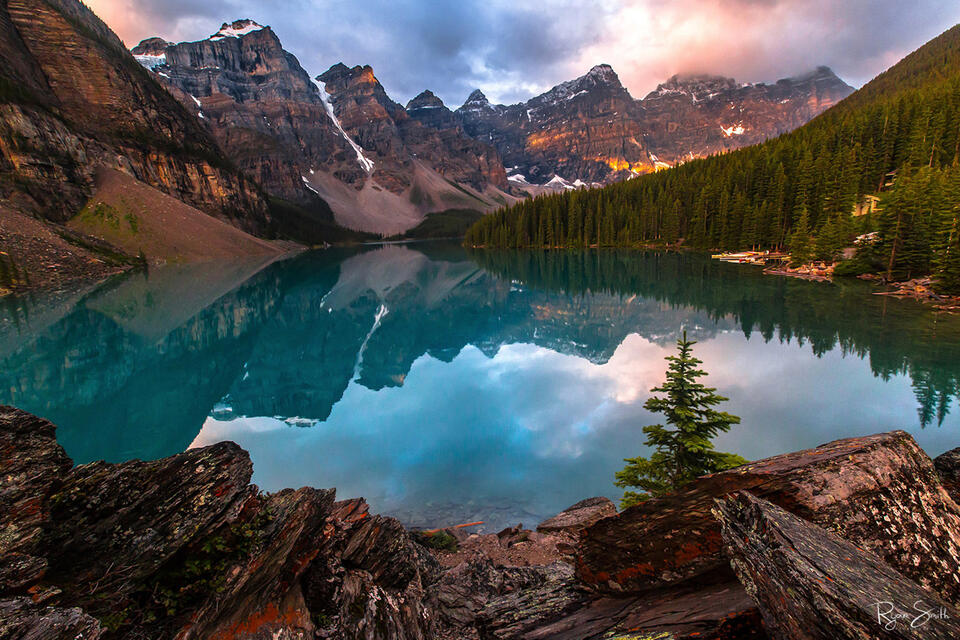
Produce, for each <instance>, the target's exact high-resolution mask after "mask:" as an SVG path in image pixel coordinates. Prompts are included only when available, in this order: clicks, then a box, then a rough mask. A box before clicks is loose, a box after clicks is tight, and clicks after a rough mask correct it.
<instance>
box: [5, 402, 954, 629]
mask: <svg viewBox="0 0 960 640" xmlns="http://www.w3.org/2000/svg"><path fill="white" fill-rule="evenodd" d="M54 436H55V432H54V427H53V425H51V424H50V423H49V422H47V421H45V420H42V419H40V418H37V417H35V416H32V415H30V414H27V413H24V412H22V411H18V410H16V409H13V408H10V407H2V408H0V454H2V458H0V462H2V465H3V471H4V473H3V474H2V475H0V483H2V484H0V500H2V501H3V506H4V507H5V508H4V509H3V510H2V511H0V532H2V538H0V543H2V545H3V546H2V547H0V560H2V563H0V567H2V569H0V638H2V639H3V640H6V639H7V638H11V639H12V638H18V639H19V638H38V639H46V638H50V639H51V640H52V639H54V638H76V637H78V635H79V634H83V637H84V638H101V637H102V638H111V639H113V638H123V639H128V638H129V639H131V640H133V639H141V638H151V639H152V638H157V639H162V638H170V639H177V640H193V639H200V638H216V639H229V638H244V639H254V640H268V639H269V640H273V639H276V638H283V639H294V638H296V639H304V640H305V639H307V638H338V639H348V640H379V639H388V640H428V639H432V638H436V639H441V640H453V639H456V640H466V639H476V640H481V639H482V640H511V639H523V640H535V639H547V638H550V639H553V640H588V639H596V640H600V639H601V638H604V639H609V638H631V639H637V638H672V639H674V640H677V639H689V640H694V639H697V640H703V639H705V638H706V639H713V640H744V639H747V640H752V639H758V640H759V639H763V638H767V637H773V638H777V639H779V638H788V637H789V638H793V637H810V638H827V637H830V638H834V637H836V638H846V637H850V638H853V637H857V638H865V637H871V638H872V637H882V638H886V637H910V638H912V637H932V638H940V637H944V638H945V637H955V636H954V635H926V636H917V635H883V634H882V633H881V632H880V631H879V630H877V629H874V628H873V627H871V626H870V624H869V623H870V618H869V616H868V615H867V614H866V613H864V612H863V609H864V606H866V605H865V604H864V603H866V602H867V600H869V599H870V598H874V597H879V595H884V594H890V595H893V594H900V595H903V594H906V595H909V596H910V597H911V598H912V597H914V596H916V597H917V598H919V597H921V596H922V597H924V598H929V602H930V603H931V604H932V605H935V606H936V607H944V608H945V610H947V611H948V612H949V614H950V615H951V616H952V615H953V612H954V610H953V609H952V606H953V603H955V602H956V599H955V598H954V597H953V596H952V595H950V594H951V593H952V592H951V589H950V585H949V583H948V578H950V576H951V575H952V574H951V573H950V572H949V571H948V570H947V569H949V567H950V566H953V565H951V559H952V558H953V557H954V556H951V555H949V553H950V551H949V550H950V549H951V548H952V547H950V545H951V544H952V540H953V538H952V535H953V529H952V527H953V518H954V514H955V511H956V510H957V506H956V504H954V503H953V501H952V500H951V499H950V498H949V496H948V495H947V493H946V492H945V491H944V489H943V488H942V487H941V485H940V484H939V480H938V479H937V476H936V473H935V472H934V471H933V468H934V467H933V465H932V463H931V462H930V460H929V459H928V458H926V457H925V456H924V455H923V453H922V452H921V451H919V449H917V448H916V445H915V444H914V443H913V441H912V440H911V439H910V438H909V436H906V434H902V433H900V432H893V433H890V434H881V435H880V436H873V437H870V438H859V439H853V440H848V441H840V442H837V443H831V444H829V445H825V446H824V447H821V448H818V449H814V450H810V451H805V452H798V453H796V454H789V455H788V456H780V457H777V458H771V459H769V460H765V461H760V462H757V463H753V464H751V465H748V466H747V467H745V468H743V469H742V470H741V471H740V474H739V475H738V476H737V477H738V478H739V480H737V481H736V482H734V481H733V480H731V479H729V477H727V476H726V475H725V474H717V475H715V476H708V477H705V478H702V479H700V480H699V481H698V483H707V485H708V486H711V487H713V488H714V492H713V493H711V492H710V491H707V490H706V489H705V488H704V487H700V488H699V489H697V490H694V491H690V492H686V493H684V494H681V495H679V496H675V497H674V499H675V501H669V500H667V501H664V500H651V501H649V502H648V503H646V505H645V506H646V509H647V510H646V511H644V512H643V513H644V519H643V520H640V519H638V518H637V515H638V514H637V513H636V512H633V510H630V511H627V512H624V513H623V514H619V515H611V510H612V505H611V504H610V503H609V501H608V500H606V499H596V498H594V499H589V500H585V501H582V502H580V503H577V504H576V505H573V506H571V507H570V508H568V509H566V510H565V511H564V512H562V513H560V514H558V515H557V516H555V517H553V518H550V519H548V520H547V521H544V522H543V523H541V525H540V527H538V529H539V531H531V530H529V529H524V528H523V527H522V526H519V525H518V526H516V527H508V528H506V529H504V530H503V531H500V532H499V533H497V534H487V535H477V534H469V533H468V532H466V531H464V530H462V529H453V530H449V531H448V532H447V533H448V534H449V535H448V536H447V538H445V539H444V545H443V546H444V547H446V546H448V545H449V543H450V541H451V540H452V541H454V542H455V545H456V548H455V549H453V550H451V549H448V548H445V549H433V548H428V547H427V546H425V545H426V544H430V543H429V540H430V537H429V536H423V535H417V536H414V535H411V533H410V532H408V531H407V530H406V529H405V528H404V527H403V526H402V525H401V523H400V522H399V521H397V520H395V519H393V518H388V517H383V516H378V515H371V514H370V513H369V508H368V506H367V505H366V503H365V502H364V501H363V500H362V499H351V500H344V501H339V502H337V501H336V500H335V492H334V491H333V490H318V489H311V488H302V489H299V490H289V489H288V490H284V491H281V492H278V493H275V494H262V493H260V492H259V491H258V490H257V489H256V487H254V486H253V485H250V483H249V480H250V475H251V472H252V467H251V464H250V460H249V457H248V456H247V454H246V453H245V452H244V451H243V450H241V449H240V448H239V447H237V446H236V445H235V444H233V443H229V442H225V443H220V444H217V445H214V446H211V447H206V448H201V449H192V450H189V451H187V452H186V453H182V454H179V455H175V456H172V457H169V458H164V459H161V460H156V461H152V462H140V461H132V462H127V463H124V464H107V463H102V462H99V463H92V464H87V465H82V466H79V467H72V464H71V462H70V461H69V459H68V458H67V457H66V455H65V454H64V453H63V451H62V449H60V447H59V445H57V444H56V441H55V437H54ZM941 466H942V465H941ZM867 469H869V470H871V472H870V473H869V474H867V473H866V470H867ZM908 474H909V475H908ZM907 477H909V478H910V482H909V483H906V482H905V478H907ZM758 478H761V479H764V481H763V482H761V481H759V480H758ZM870 479H872V480H870ZM788 480H789V481H788ZM871 482H872V483H873V485H871ZM710 483H714V484H710ZM737 483H741V484H742V483H747V484H749V486H751V487H752V488H753V489H757V490H760V491H766V492H767V495H769V496H773V497H775V498H780V499H782V498H783V496H784V495H788V496H793V497H794V498H793V501H792V502H791V503H790V504H789V508H790V509H791V510H794V511H795V512H803V513H806V514H807V515H808V519H807V520H801V519H800V518H799V517H798V516H796V515H790V514H789V513H787V512H785V511H783V510H780V509H779V508H777V507H774V506H772V504H771V503H767V502H764V501H762V499H755V498H753V497H749V496H748V497H744V496H743V495H740V497H738V498H736V499H728V500H726V501H723V500H721V502H720V504H719V506H717V503H716V499H717V498H722V497H723V495H725V494H720V493H719V491H720V489H719V488H723V487H730V486H736V485H737ZM869 486H874V488H873V489H872V493H873V494H874V495H875V497H874V498H873V499H872V501H870V500H866V499H865V498H863V497H862V496H863V494H864V492H867V491H868V487H869ZM785 487H786V488H785ZM812 488H818V491H813V490H812ZM774 489H777V490H774ZM801 489H802V490H801ZM728 493H729V492H728ZM704 496H706V497H704ZM785 502H786V501H785ZM658 504H659V507H660V508H659V509H651V508H650V506H648V505H658ZM854 505H861V507H860V508H859V510H857V509H855V508H854ZM870 508H875V509H878V510H879V509H883V514H884V516H886V517H887V518H888V520H889V521H885V530H886V531H887V533H888V534H889V535H887V536H886V537H885V536H881V535H879V534H878V533H877V532H876V525H875V521H874V520H871V519H870V518H869V514H870V513H872V512H871V511H870ZM701 510H702V511H701ZM712 510H715V511H712ZM865 514H866V515H865ZM681 515H683V517H685V518H687V520H682V519H680V516H681ZM690 518H693V519H692V520H691V519H690ZM681 521H682V522H686V523H687V524H688V525H689V526H690V528H687V529H683V530H682V531H681V530H680V529H678V528H675V529H668V528H665V524H664V523H667V524H671V525H676V526H677V527H679V525H677V524H676V523H678V522H681ZM641 523H643V526H647V527H651V526H652V528H650V529H649V530H644V529H643V528H642V526H641ZM855 525H856V526H855ZM584 526H586V527H587V529H586V530H584V531H581V529H582V527H584ZM857 526H859V527H860V528H859V529H858V528H856V527H857ZM821 527H823V528H821ZM691 529H692V530H693V532H691ZM825 529H826V530H825ZM827 530H829V531H832V532H833V533H828V531H827ZM598 532H601V533H603V535H604V536H606V539H607V540H608V544H609V546H610V561H614V560H617V559H620V557H621V556H619V555H618V554H621V553H622V552H623V549H624V548H626V545H628V544H630V545H634V547H635V548H636V549H637V550H639V552H640V553H642V554H647V556H649V555H650V554H651V553H652V551H651V550H652V549H656V548H661V549H670V550H672V551H677V550H679V551H680V552H681V555H683V554H686V555H684V556H683V559H684V560H685V562H681V563H679V564H677V562H676V559H677V556H676V554H675V555H673V556H671V557H670V558H668V559H666V560H663V561H662V562H664V563H666V562H668V561H669V562H672V563H673V565H672V567H673V568H672V569H669V570H666V569H664V570H662V571H661V572H660V573H658V574H656V575H653V576H642V577H644V578H646V582H645V583H641V582H640V581H639V580H637V581H634V582H630V581H627V580H623V581H622V584H618V585H617V586H619V587H620V590H617V589H616V588H614V587H613V586H612V581H611V580H607V581H606V583H605V584H602V585H599V586H602V587H603V590H600V589H598V583H597V581H596V580H593V581H591V580H588V579H584V578H585V576H586V577H590V576H591V575H593V576H595V574H590V573H589V571H586V572H585V571H584V567H585V564H584V559H585V558H594V559H596V558H599V557H601V556H599V555H597V554H594V555H590V554H591V553H593V551H592V549H593V545H595V544H597V541H598V539H599V538H598V537H597V536H598ZM694 532H695V533H694ZM934 533H936V536H935V535H934ZM837 534H839V536H838V535H837ZM685 535H687V536H689V535H694V536H697V537H698V539H699V540H700V542H701V543H702V542H703V541H706V542H708V543H710V544H711V545H712V544H713V538H712V537H710V536H711V535H712V536H716V539H717V545H718V546H719V548H717V549H716V550H714V549H712V547H710V546H707V547H703V546H700V547H697V550H698V551H699V552H700V553H699V555H696V554H691V553H687V552H688V551H689V547H687V546H685V545H688V544H689V540H688V539H687V538H684V536H685ZM840 536H842V537H846V538H847V539H849V540H851V541H853V543H855V545H856V546H853V544H851V543H849V542H844V541H843V540H842V539H841V537H840ZM934 537H938V538H939V539H937V540H935V539H934ZM415 540H419V541H422V542H423V543H421V542H416V541H415ZM658 545H659V547H658ZM912 545H920V546H924V545H925V547H926V548H927V549H928V554H929V557H928V558H919V557H918V555H917V554H916V551H915V549H914V547H913V546H912ZM431 546H435V545H431ZM436 546H440V545H436ZM704 548H706V549H707V551H703V549H704ZM575 554H576V555H577V559H578V562H579V564H578V566H577V567H576V568H575V566H574V555H575ZM884 554H886V555H884ZM645 557H646V556H645ZM731 559H732V560H733V563H732V566H731V563H730V561H731ZM820 559H822V560H823V562H822V563H820V564H817V562H819V560H820ZM843 562H848V563H850V566H849V567H845V566H841V565H842V564H843ZM907 565H909V566H907ZM918 567H921V568H920V569H918ZM861 569H862V570H861ZM920 571H923V572H925V573H924V574H923V575H920ZM854 574H856V575H854ZM628 575H640V574H628ZM621 579H622V577H621ZM831 580H832V581H833V582H831ZM640 584H644V585H645V586H644V588H642V589H641V588H637V586H638V585H640ZM624 585H626V586H627V587H632V588H633V591H630V590H629V589H626V588H624ZM604 591H605V592H604ZM937 591H939V592H940V593H939V594H938V593H937ZM944 593H945V594H948V595H946V596H944V595H943V594H944ZM878 594H879V595H878ZM821 601H823V602H826V603H828V604H829V606H828V607H825V608H824V609H823V610H820V609H817V608H816V607H814V606H813V604H811V603H815V602H821ZM848 609H850V611H849V613H850V615H849V616H848V617H849V619H850V620H852V621H853V622H851V623H849V624H854V623H855V624H856V625H859V627H856V628H858V629H860V631H861V632H862V633H861V635H849V634H848V635H829V634H831V633H841V634H842V633H847V630H848V626H849V625H848V623H845V622H838V620H839V616H840V614H846V613H848V611H847V610H848ZM854 610H856V611H854ZM857 611H859V613H857ZM855 614H856V615H855ZM857 616H859V617H857ZM957 619H958V620H960V613H957ZM934 622H940V620H934V621H931V624H933V623H934ZM791 625H793V626H791ZM845 625H846V626H845ZM849 628H854V627H849ZM931 628H933V627H931ZM797 629H802V630H805V632H809V633H811V634H812V635H807V636H801V635H790V634H792V633H794V632H795V631H796V630H797ZM939 629H940V630H939V631H937V633H941V634H943V633H948V632H949V633H951V634H952V633H955V630H954V629H953V627H952V626H941V627H939ZM821 630H822V632H821ZM944 630H947V631H944ZM814 632H816V633H814ZM874 632H876V633H874ZM818 633H819V635H817V634H818Z"/></svg>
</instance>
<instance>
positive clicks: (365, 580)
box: [0, 407, 438, 640]
mask: <svg viewBox="0 0 960 640" xmlns="http://www.w3.org/2000/svg"><path fill="white" fill-rule="evenodd" d="M0 455H2V458H0V462H2V466H3V471H4V473H3V475H2V476H0V482H2V483H3V484H2V485H0V500H2V501H3V503H2V505H0V506H2V507H3V509H2V510H0V532H2V534H3V535H2V536H0V541H2V542H0V544H2V546H0V566H2V567H3V571H2V572H0V612H3V615H2V616H0V617H2V618H3V620H4V622H3V625H6V626H0V637H2V638H21V637H31V638H34V637H35V638H61V637H62V638H75V637H79V636H78V634H80V633H83V637H85V638H91V637H93V638H96V637H99V634H101V633H102V632H104V631H109V632H110V637H116V638H142V637H150V638H174V637H176V638H178V639H181V640H191V639H194V638H197V639H199V638H256V639H259V638H312V637H314V636H315V635H316V634H317V633H320V634H322V635H326V636H328V637H337V638H374V637H377V638H379V637H395V638H426V637H430V633H431V631H430V630H431V627H432V624H433V622H432V618H430V617H429V616H428V615H426V613H425V605H424V604H423V603H424V602H425V601H426V598H425V592H424V588H425V587H424V583H425V582H426V580H422V579H421V573H422V574H423V575H426V576H429V580H430V581H432V580H435V579H436V574H437V573H438V572H437V571H431V569H434V568H435V567H436V566H437V565H436V562H435V561H433V560H432V559H431V558H429V556H427V555H426V554H425V553H423V552H421V551H418V548H417V547H416V545H414V544H413V543H412V542H411V541H410V539H409V537H408V536H407V534H406V532H405V531H404V529H403V527H402V526H401V525H400V524H399V523H398V522H397V521H395V520H393V519H390V518H380V517H375V518H371V517H369V514H368V513H367V510H366V505H365V504H363V503H362V502H360V501H347V502H340V503H335V502H334V492H333V491H332V490H328V491H320V490H316V489H309V488H304V489H300V490H298V491H293V490H286V491H281V492H279V493H276V494H271V495H262V494H260V493H259V492H258V490H257V489H256V487H255V486H253V485H251V484H250V475H251V473H252V465H251V464H250V459H249V457H248V455H247V454H246V452H244V451H243V450H242V449H240V448H239V447H237V446H236V445H235V444H233V443H230V442H225V443H220V444H217V445H214V446H211V447H206V448H203V449H192V450H190V451H187V452H186V453H183V454H180V455H176V456H173V457H170V458H165V459H162V460H157V461H153V462H139V461H133V462H128V463H124V464H118V465H117V464H107V463H102V462H99V463H93V464H89V465H83V466H79V467H76V468H73V469H70V461H69V459H68V458H67V457H66V455H65V454H64V453H63V450H62V449H61V448H60V447H59V446H58V445H57V444H56V441H55V440H54V427H53V425H51V424H50V423H49V422H47V421H45V420H41V419H39V418H36V417H35V416H31V415H30V414H27V413H24V412H22V411H18V410H16V409H12V408H9V407H0ZM28 629H29V630H31V634H32V635H26V636H25V635H24V633H25V632H26V630H28ZM384 629H392V630H393V631H391V633H392V635H383V634H382V630H384Z"/></svg>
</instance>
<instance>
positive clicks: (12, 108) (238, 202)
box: [0, 0, 270, 233]
mask: <svg viewBox="0 0 960 640" xmlns="http://www.w3.org/2000/svg"><path fill="white" fill-rule="evenodd" d="M0 41H2V45H0V54H2V56H3V61H4V64H3V65H0V67H2V70H0V86H2V87H4V89H3V90H2V91H0V201H5V202H6V203H7V204H8V206H10V207H11V208H13V209H15V210H20V211H25V212H28V213H32V214H37V215H40V216H42V217H44V218H46V219H48V220H51V221H54V222H64V221H65V220H67V219H68V218H70V217H71V216H72V215H74V214H75V213H77V212H78V211H79V210H80V209H81V207H82V206H83V205H84V203H85V202H86V201H87V199H88V198H90V196H91V195H92V194H93V192H94V188H95V177H96V172H97V170H98V169H99V168H104V167H105V168H115V169H119V170H121V171H123V172H125V173H128V174H130V175H131V176H133V177H134V178H136V179H137V180H139V181H142V182H145V183H147V184H148V185H150V186H153V187H156V188H157V189H159V190H161V191H163V192H164V193H167V194H169V195H171V196H174V197H175V198H177V199H179V200H182V201H183V202H186V203H187V204H189V205H191V206H194V207H197V208H198V209H200V210H202V211H204V212H205V213H208V214H210V215H214V216H216V217H219V218H221V219H223V220H226V221H229V222H230V223H231V224H233V225H235V226H238V227H240V228H242V229H244V230H247V231H251V232H255V233H265V232H267V231H268V230H269V229H270V220H269V217H268V215H267V211H266V205H265V202H264V200H263V199H262V197H261V195H260V193H259V190H258V189H257V187H256V186H255V185H254V184H253V183H252V182H251V181H249V180H248V179H246V178H245V177H243V176H242V175H241V174H240V173H239V172H237V170H236V169H235V168H233V166H232V165H231V163H230V162H229V161H227V160H226V159H225V157H224V155H223V152H222V150H221V149H220V147H219V146H218V144H217V143H216V141H215V140H214V139H213V138H212V136H211V135H210V134H209V133H208V132H207V131H206V130H205V129H204V128H203V127H202V126H201V125H200V124H199V122H198V121H197V119H196V118H195V117H193V115H191V114H190V113H188V112H187V111H186V110H185V109H184V108H183V107H182V106H181V105H180V104H179V103H178V102H177V101H176V100H175V99H174V98H173V97H172V96H171V95H170V94H169V93H167V92H166V91H165V90H164V89H163V88H162V87H161V86H160V85H159V84H157V83H156V82H155V80H154V79H153V78H151V77H150V75H149V73H148V72H146V71H145V70H144V69H143V68H142V67H141V66H140V65H138V64H137V63H136V61H135V60H134V58H133V57H132V56H131V55H130V54H129V52H127V51H126V50H125V49H124V47H123V45H122V43H121V42H120V40H119V39H118V38H117V37H116V36H115V35H114V34H113V33H112V32H111V31H110V30H109V28H108V27H107V26H106V25H105V24H104V23H103V22H101V21H100V20H99V19H98V18H97V17H96V16H95V15H94V14H93V12H91V11H90V10H89V9H87V8H86V7H85V6H84V5H83V4H81V3H80V2H77V1H76V0H56V1H54V2H46V1H43V0H12V1H10V2H6V3H4V4H3V6H2V7H0Z"/></svg>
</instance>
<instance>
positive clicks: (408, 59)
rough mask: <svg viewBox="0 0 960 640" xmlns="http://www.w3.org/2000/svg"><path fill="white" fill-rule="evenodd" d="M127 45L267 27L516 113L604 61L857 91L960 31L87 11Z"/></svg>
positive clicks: (696, 16)
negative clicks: (831, 80)
mask: <svg viewBox="0 0 960 640" xmlns="http://www.w3.org/2000/svg"><path fill="white" fill-rule="evenodd" d="M86 3H87V5H88V6H90V7H91V8H92V9H93V10H94V11H95V12H96V13H97V14H98V15H99V16H100V17H101V18H103V19H104V20H105V21H106V22H107V24H109V25H110V26H111V27H112V28H113V29H114V31H116V32H117V33H118V34H119V35H120V37H121V38H122V39H123V40H124V42H126V44H127V45H128V46H133V45H135V44H136V43H137V42H139V41H140V40H141V39H143V38H147V37H150V36H160V37H163V38H165V39H167V40H172V41H177V42H179V41H184V40H199V39H203V38H205V37H207V36H209V35H211V34H213V33H214V32H216V31H217V29H218V28H219V27H220V24H221V23H222V22H226V21H233V20H235V19H239V18H251V19H253V20H256V21H257V22H259V23H260V24H264V25H269V26H271V27H272V28H273V30H274V31H275V32H276V34H277V35H278V36H279V38H280V40H281V41H282V42H283V44H284V48H286V49H287V50H288V51H290V52H292V53H293V54H294V55H296V56H297V58H299V60H300V63H301V64H302V65H303V66H304V68H305V69H306V70H307V71H308V72H309V73H310V74H311V75H314V76H315V75H318V74H320V73H322V72H323V71H325V70H326V69H328V68H329V67H330V66H331V65H333V64H335V63H337V62H343V63H344V64H346V65H348V66H354V65H358V64H369V65H371V66H372V67H373V69H374V73H375V74H376V76H377V78H378V79H379V80H380V82H381V83H382V84H383V85H384V87H385V88H386V89H387V92H388V93H389V94H390V95H391V97H393V98H394V99H395V100H397V101H399V102H402V103H406V102H407V101H408V100H409V99H410V98H412V97H413V96H415V95H416V94H418V93H419V92H420V91H422V90H423V89H431V90H433V92H434V93H436V94H437V95H439V96H440V97H441V98H442V99H443V100H444V102H446V103H447V104H448V105H450V106H451V107H454V108H455V107H456V106H459V105H460V104H462V103H463V101H464V100H465V99H466V97H467V95H468V94H469V93H470V92H471V91H472V90H473V89H476V88H480V89H482V90H483V91H484V93H486V94H487V96H488V97H489V98H490V100H491V101H494V102H502V103H507V104H510V103H514V102H519V101H523V100H526V99H528V98H530V97H532V96H534V95H536V94H538V93H541V92H543V91H545V90H547V89H549V88H550V87H552V86H554V85H556V84H558V83H559V82H563V81H565V80H569V79H572V78H575V77H577V76H579V75H582V74H583V73H585V72H586V71H587V70H589V69H590V67H592V66H593V65H595V64H600V63H607V64H610V65H612V66H613V68H614V70H615V71H617V73H618V74H619V75H620V79H621V81H622V82H623V84H624V86H626V87H627V89H629V90H630V92H631V94H633V96H634V97H643V96H644V95H646V94H647V93H648V92H649V91H652V90H653V89H655V88H656V86H657V84H658V83H659V82H661V81H663V80H665V79H667V78H669V77H670V76H672V75H673V74H677V73H680V74H688V73H712V74H720V75H725V76H730V77H734V78H736V79H737V80H739V81H741V82H762V81H767V82H769V81H774V80H777V79H779V78H783V77H789V76H792V75H798V74H800V73H803V72H805V71H809V70H811V69H813V68H815V67H816V66H818V65H827V66H829V67H831V68H832V69H833V70H834V71H835V72H836V73H837V74H838V75H839V76H840V77H841V78H843V79H844V80H846V81H847V82H848V83H850V84H852V85H854V86H860V85H862V84H863V83H865V82H866V81H868V80H869V79H870V78H872V77H873V76H875V75H876V74H878V73H880V72H881V71H883V70H884V69H886V68H887V67H889V66H890V65H892V64H893V63H895V62H896V61H897V60H899V59H900V58H902V57H903V56H904V55H906V54H907V53H909V52H910V51H912V50H914V49H916V48H917V47H919V46H921V45H922V44H923V43H924V42H926V41H928V40H929V39H931V38H933V37H935V36H936V35H938V34H940V33H941V32H943V31H945V30H947V29H948V28H950V27H951V26H953V25H954V24H957V23H958V22H960V2H957V1H956V0H912V1H911V2H909V3H905V2H903V0H587V1H583V0H433V1H416V0H260V1H254V0H205V1H204V2H196V0H86Z"/></svg>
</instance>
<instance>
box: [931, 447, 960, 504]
mask: <svg viewBox="0 0 960 640" xmlns="http://www.w3.org/2000/svg"><path fill="white" fill-rule="evenodd" d="M933 466H934V467H935V468H936V470H937V475H939V476H940V483H941V484H942V485H943V488H944V489H946V490H947V493H949V494H950V497H951V498H953V500H954V502H957V501H958V500H960V447H957V448H956V449H951V450H950V451H947V452H946V453H943V454H940V455H939V456H937V457H936V458H934V459H933Z"/></svg>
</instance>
